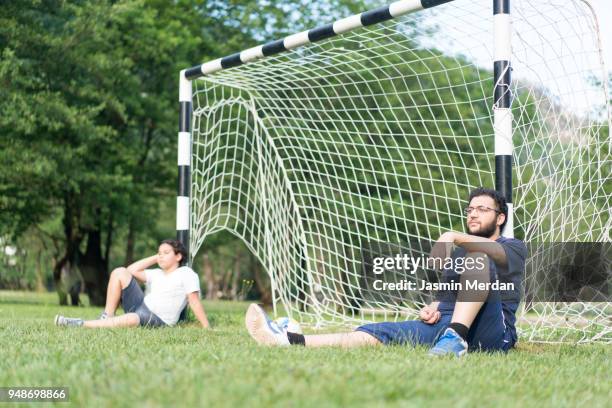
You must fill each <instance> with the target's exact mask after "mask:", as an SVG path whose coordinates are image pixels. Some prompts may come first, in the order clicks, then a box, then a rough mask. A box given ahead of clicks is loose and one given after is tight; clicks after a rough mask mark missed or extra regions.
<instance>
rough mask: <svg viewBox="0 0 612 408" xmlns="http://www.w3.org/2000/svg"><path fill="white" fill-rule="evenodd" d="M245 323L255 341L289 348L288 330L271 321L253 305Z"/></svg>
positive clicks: (261, 310) (262, 311)
mask: <svg viewBox="0 0 612 408" xmlns="http://www.w3.org/2000/svg"><path fill="white" fill-rule="evenodd" d="M244 323H245V325H246V328H247V330H248V332H249V334H250V335H251V337H252V338H253V339H255V341H256V342H257V343H259V344H263V345H266V346H288V345H289V338H288V337H287V329H286V328H282V327H280V326H279V325H278V324H277V323H276V322H275V321H274V320H272V319H270V318H269V317H268V316H267V315H266V312H264V310H263V309H262V308H261V307H259V306H258V305H256V304H254V303H252V304H251V305H250V306H249V309H248V310H247V313H246V316H245V319H244Z"/></svg>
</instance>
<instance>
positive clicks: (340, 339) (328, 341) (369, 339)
mask: <svg viewBox="0 0 612 408" xmlns="http://www.w3.org/2000/svg"><path fill="white" fill-rule="evenodd" d="M304 339H305V340H306V347H326V346H340V347H346V348H350V347H362V346H377V345H379V344H381V342H380V341H378V339H377V338H376V337H374V336H371V335H369V334H368V333H364V332H360V331H354V332H350V333H333V334H312V335H307V336H304Z"/></svg>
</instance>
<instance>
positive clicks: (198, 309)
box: [187, 292, 210, 329]
mask: <svg viewBox="0 0 612 408" xmlns="http://www.w3.org/2000/svg"><path fill="white" fill-rule="evenodd" d="M187 300H188V301H189V307H190V308H191V310H193V314H194V315H195V317H196V318H197V319H198V321H199V322H200V324H201V325H202V327H203V328H204V329H208V328H210V323H208V317H206V312H204V308H203V307H202V303H201V302H200V292H191V293H190V294H188V295H187Z"/></svg>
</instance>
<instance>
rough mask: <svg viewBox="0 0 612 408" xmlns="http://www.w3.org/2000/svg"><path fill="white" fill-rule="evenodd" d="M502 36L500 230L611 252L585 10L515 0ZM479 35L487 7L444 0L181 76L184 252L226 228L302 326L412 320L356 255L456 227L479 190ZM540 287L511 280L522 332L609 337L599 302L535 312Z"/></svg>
mask: <svg viewBox="0 0 612 408" xmlns="http://www.w3.org/2000/svg"><path fill="white" fill-rule="evenodd" d="M512 30H513V37H512V69H513V72H512V76H513V78H512V85H511V89H510V91H511V92H512V98H513V101H512V115H513V119H512V123H513V129H514V133H513V144H514V151H513V161H514V167H513V171H514V182H513V183H514V186H513V194H514V203H513V205H514V235H515V236H516V237H517V238H520V239H523V240H524V241H526V242H528V243H534V244H535V243H553V242H610V226H611V225H610V213H611V209H610V201H611V200H610V198H611V197H610V196H611V192H612V186H611V183H610V179H609V176H610V174H611V170H612V169H611V166H610V143H611V142H610V137H609V125H610V107H609V105H608V92H607V85H606V81H607V78H606V74H605V68H604V65H603V60H602V51H601V45H600V38H599V36H600V33H599V29H598V22H597V16H596V15H595V13H594V12H593V10H592V8H591V7H590V5H589V4H588V2H587V1H579V0H545V1H536V0H531V1H529V0H514V1H513V2H512ZM493 38H494V37H493V16H492V10H491V1H490V0H482V1H474V0H457V1H454V2H451V3H448V4H444V5H440V6H438V7H435V8H431V9H426V10H423V11H419V12H418V13H413V14H410V15H406V16H403V17H400V18H396V19H392V20H390V21H387V22H384V23H381V24H376V25H371V26H368V27H362V28H358V29H355V30H352V31H350V32H346V33H344V34H341V35H338V36H334V37H332V38H328V39H325V40H323V41H320V42H316V43H312V44H308V45H306V46H303V47H299V48H296V49H293V50H291V51H289V52H284V53H280V54H277V55H275V56H270V57H265V58H261V59H258V60H257V61H254V62H250V63H247V64H244V65H240V66H237V67H233V68H229V69H223V70H219V71H217V72H214V73H211V74H209V75H204V76H202V77H201V78H198V79H196V80H193V94H192V97H193V116H192V129H191V131H192V148H191V168H192V170H191V171H192V176H191V177H192V181H191V199H190V200H191V221H190V234H191V242H190V247H191V255H192V256H195V254H196V253H197V252H198V249H199V248H200V247H201V245H202V244H203V242H204V241H205V240H206V238H207V237H209V236H210V235H212V234H214V233H216V232H218V231H220V230H228V231H230V232H231V233H233V234H234V235H235V236H236V237H238V238H240V239H241V240H242V241H243V242H244V243H245V245H246V246H247V247H248V248H249V249H250V251H252V253H253V254H254V255H255V256H256V257H257V258H258V259H259V261H260V262H261V264H262V265H263V267H264V268H265V269H266V271H267V273H268V275H269V277H270V280H271V285H272V291H273V294H274V301H275V307H276V306H278V307H282V308H283V309H284V310H285V311H286V312H287V313H288V314H290V315H292V316H293V317H294V318H296V319H298V320H300V321H302V322H304V323H311V324H313V325H317V326H323V325H338V324H345V325H354V324H359V323H362V322H366V321H378V320H383V319H385V320H404V319H407V318H415V317H416V316H417V312H418V310H419V308H420V307H421V306H422V305H423V304H424V303H425V302H428V301H429V300H430V299H427V297H426V296H416V297H412V298H407V297H405V296H397V297H394V296H391V295H388V296H384V297H380V296H378V295H377V294H376V293H374V291H372V290H370V289H371V288H368V287H364V285H363V279H362V278H363V276H362V275H363V270H362V255H363V249H364V246H366V245H368V243H372V242H379V243H381V242H382V243H390V244H398V245H404V244H405V243H418V242H426V241H430V240H435V239H437V238H438V237H439V236H440V234H441V233H443V232H445V231H448V230H454V231H464V229H465V227H464V222H465V221H464V219H465V217H464V216H463V213H462V209H463V208H464V207H465V206H466V204H467V196H468V194H469V191H470V190H471V189H473V188H475V187H477V186H487V187H494V185H495V150H494V149H495V148H494V122H493V105H494V102H495V101H494V100H493V86H494V84H493V82H494V81H493V71H492V69H491V67H492V61H493V58H494V52H495V50H494V41H493ZM413 249H415V248H413ZM545 251H546V249H545ZM554 256H555V252H554V251H552V250H550V253H549V254H548V255H546V256H544V257H540V258H538V259H539V261H538V262H546V260H547V259H548V260H551V259H552V257H554ZM529 259H531V258H529ZM608 259H609V258H608ZM528 262H530V260H528ZM531 262H533V261H531ZM532 266H533V265H532ZM532 269H533V268H532ZM535 269H536V270H537V269H538V268H535ZM607 274H608V275H607V276H608V282H609V276H610V269H608V270H607ZM530 279H532V282H529V280H530ZM547 279H549V277H548V276H540V275H537V274H534V275H527V276H526V278H525V284H526V287H529V288H531V289H532V291H533V292H532V296H530V297H529V298H528V299H526V301H525V302H523V305H524V306H523V308H522V309H523V311H522V312H521V316H522V317H521V318H519V325H518V327H519V331H520V334H521V336H522V337H523V338H524V339H528V340H531V341H544V342H557V341H572V342H574V341H578V342H586V341H596V340H597V341H603V342H611V341H612V333H611V331H610V319H611V316H612V315H611V312H612V309H611V306H610V303H608V302H607V301H599V302H594V301H583V300H580V299H576V300H575V301H568V302H560V301H542V299H538V297H537V293H538V290H537V286H538V285H540V284H541V283H542V282H546V280H547ZM534 288H535V289H534ZM598 290H602V288H598ZM591 300H592V299H591Z"/></svg>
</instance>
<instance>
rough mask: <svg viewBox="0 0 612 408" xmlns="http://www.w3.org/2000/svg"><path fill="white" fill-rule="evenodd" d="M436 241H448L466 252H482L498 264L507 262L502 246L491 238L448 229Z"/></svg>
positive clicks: (501, 264) (503, 264) (504, 264)
mask: <svg viewBox="0 0 612 408" xmlns="http://www.w3.org/2000/svg"><path fill="white" fill-rule="evenodd" d="M438 242H450V243H453V244H455V245H457V246H460V247H462V248H465V249H466V250H467V251H468V252H483V253H485V254H487V255H488V256H489V258H491V259H492V260H493V262H495V264H497V265H499V266H506V265H507V263H508V260H507V258H506V251H504V247H503V246H502V245H501V244H500V243H498V242H496V241H493V240H492V239H488V238H483V237H478V236H476V235H468V234H464V233H462V232H454V231H450V232H445V233H444V234H442V236H441V237H440V239H438Z"/></svg>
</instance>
